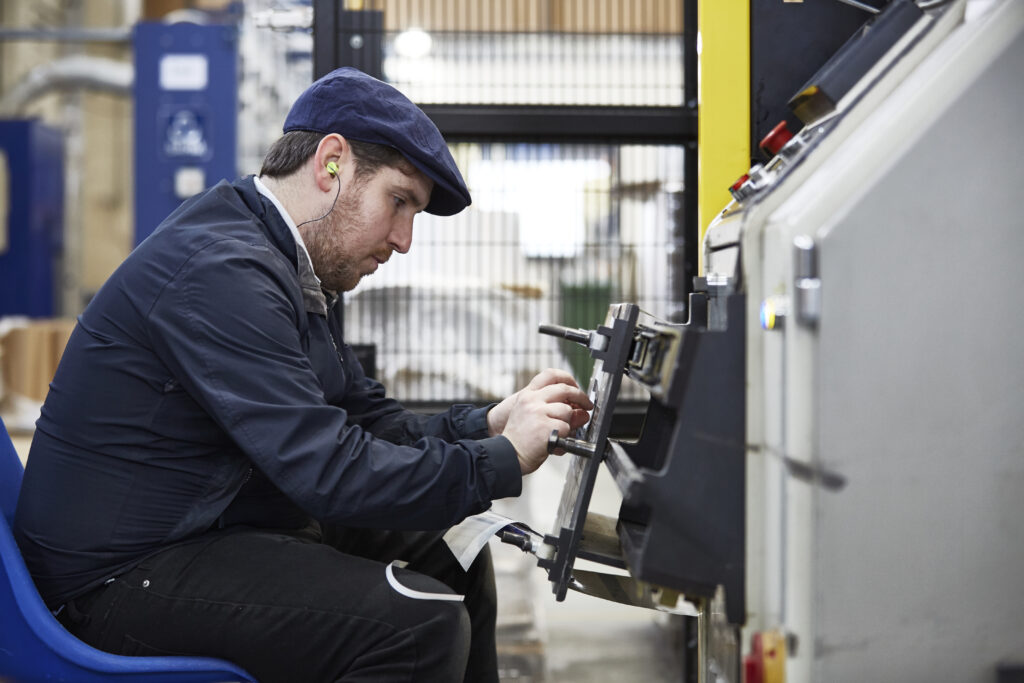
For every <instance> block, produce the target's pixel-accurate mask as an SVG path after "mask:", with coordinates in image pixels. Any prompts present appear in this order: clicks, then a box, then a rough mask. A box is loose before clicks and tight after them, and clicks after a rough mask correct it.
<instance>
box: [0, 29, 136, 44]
mask: <svg viewBox="0 0 1024 683" xmlns="http://www.w3.org/2000/svg"><path fill="white" fill-rule="evenodd" d="M131 39H132V30H131V29H130V28H0V40H39V41H45V40H53V41H57V42H61V43H127V42H129V41H130V40H131Z"/></svg>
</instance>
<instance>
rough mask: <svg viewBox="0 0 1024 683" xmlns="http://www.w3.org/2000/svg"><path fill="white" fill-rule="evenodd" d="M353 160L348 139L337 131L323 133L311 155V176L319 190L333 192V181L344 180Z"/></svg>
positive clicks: (348, 173) (348, 174) (349, 172)
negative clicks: (328, 133)
mask: <svg viewBox="0 0 1024 683" xmlns="http://www.w3.org/2000/svg"><path fill="white" fill-rule="evenodd" d="M353 161H354V160H353V158H352V147H351V146H350V145H349V144H348V140H346V139H345V138H343V137H342V136H340V135H338V134H337V133H331V134H330V135H325V136H324V137H323V138H322V139H321V140H320V144H319V145H317V148H316V153H315V154H314V156H313V177H314V178H315V179H316V184H317V187H318V188H319V189H320V191H321V192H333V191H334V190H335V183H339V182H346V181H347V178H348V177H349V176H350V175H351V171H350V168H349V167H350V166H351V165H352V163H353Z"/></svg>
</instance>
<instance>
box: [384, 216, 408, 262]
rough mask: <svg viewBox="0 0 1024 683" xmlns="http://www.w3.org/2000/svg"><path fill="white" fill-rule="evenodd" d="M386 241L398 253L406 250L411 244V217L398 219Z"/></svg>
mask: <svg viewBox="0 0 1024 683" xmlns="http://www.w3.org/2000/svg"><path fill="white" fill-rule="evenodd" d="M388 242H389V243H390V244H391V248H392V249H394V250H395V251H397V252H398V253H399V254H404V253H406V252H408V251H409V248H410V247H411V246H412V218H409V219H408V220H405V219H403V220H400V221H399V222H398V224H397V225H395V227H394V229H392V231H391V234H390V235H389V236H388Z"/></svg>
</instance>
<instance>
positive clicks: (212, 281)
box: [14, 177, 522, 607]
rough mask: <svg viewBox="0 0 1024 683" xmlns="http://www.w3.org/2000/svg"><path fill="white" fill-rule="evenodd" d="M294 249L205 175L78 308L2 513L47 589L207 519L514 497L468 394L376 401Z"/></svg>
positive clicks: (417, 511) (272, 213)
mask: <svg viewBox="0 0 1024 683" xmlns="http://www.w3.org/2000/svg"><path fill="white" fill-rule="evenodd" d="M296 251H297V245H296V244H295V240H294V238H293V237H292V234H291V233H290V231H289V229H288V227H287V225H286V224H285V222H284V220H283V219H282V218H281V215H280V214H279V213H278V211H277V209H276V208H275V207H274V206H273V204H272V203H271V202H270V200H268V199H267V198H265V197H264V196H263V195H261V194H260V193H259V192H258V191H257V190H256V188H255V186H254V184H253V180H252V177H248V178H244V179H242V180H240V181H238V182H236V183H234V184H230V183H227V182H222V183H220V184H218V185H217V186H216V187H214V188H212V189H210V190H208V191H206V192H204V193H202V194H200V195H198V196H196V197H194V198H192V199H190V200H188V201H186V202H185V203H184V204H182V206H181V207H179V208H178V209H177V210H176V211H175V212H174V213H173V214H171V215H170V216H169V217H168V218H167V220H165V221H164V222H163V223H162V224H161V226H160V227H159V228H158V229H157V230H156V231H155V232H154V233H153V234H152V235H151V236H150V237H149V238H148V239H147V240H145V241H144V242H143V243H142V244H141V245H139V247H138V248H137V249H135V251H133V252H132V254H131V255H130V256H129V257H128V258H127V259H126V260H125V262H124V263H123V264H122V265H121V266H120V267H119V268H118V269H117V271H116V272H115V273H114V274H113V275H112V276H111V277H110V279H109V280H108V281H107V282H106V284H104V286H103V287H102V288H101V289H100V291H99V292H98V293H97V294H96V296H95V297H94V298H93V300H92V301H91V302H90V304H89V306H88V307H87V308H86V309H85V312H84V313H83V314H82V315H81V316H80V317H79V319H78V324H77V325H76V327H75V329H74V332H73V333H72V335H71V339H70V341H69V342H68V345H67V348H66V350H65V352H64V356H63V358H62V359H61V363H60V366H59V368H58V370H57V373H56V376H55V377H54V379H53V382H52V384H51V385H50V391H49V394H48V395H47V398H46V402H45V403H44V405H43V409H42V414H41V416H40V418H39V421H38V422H37V425H36V433H35V437H34V439H33V442H32V447H31V450H30V452H29V458H28V465H27V468H26V471H25V479H24V484H23V486H22V490H21V494H20V497H19V501H18V508H17V513H16V516H15V523H14V527H15V535H16V538H17V541H18V544H19V546H20V547H21V550H22V554H23V555H24V557H25V561H26V563H27V564H28V567H29V569H30V571H31V572H32V575H33V577H34V579H35V581H36V585H37V586H38V588H39V590H40V592H41V593H42V595H43V598H44V599H45V600H46V602H47V604H48V605H50V606H51V607H54V606H57V605H61V604H63V603H64V602H66V601H67V600H69V599H71V598H73V597H76V596H78V595H80V594H82V593H85V592H86V591H88V590H89V589H91V588H92V587H94V586H97V585H99V584H101V583H103V582H104V581H105V580H106V579H108V578H110V577H112V576H115V575H117V574H119V573H121V572H124V571H126V570H127V569H129V568H131V567H133V566H135V565H136V564H138V562H140V561H141V560H142V559H143V558H144V557H146V556H147V555H150V554H152V553H154V552H156V551H158V550H160V549H162V548H165V547H167V546H169V545H172V544H174V543H177V542H181V541H183V540H186V539H188V538H190V537H193V536H195V535H197V534H200V533H203V532H205V531H207V530H209V529H211V528H216V527H218V526H226V525H231V524H249V525H254V526H260V527H268V528H282V527H294V526H299V525H302V524H304V523H307V522H308V521H309V519H310V518H314V519H317V520H320V521H327V522H337V523H343V524H347V525H350V526H359V527H370V528H389V529H442V528H445V527H447V526H450V525H452V524H454V523H456V522H458V521H460V520H461V519H463V518H464V517H466V516H468V515H471V514H476V513H478V512H481V511H483V510H485V509H487V508H488V507H489V505H490V502H491V500H493V499H496V498H502V497H506V496H513V495H518V494H519V492H520V490H521V486H522V479H521V474H520V471H519V464H518V459H517V457H516V454H515V450H514V449H513V448H512V445H511V443H510V442H509V441H508V440H507V439H506V438H504V437H501V436H498V437H490V438H488V436H487V421H486V411H487V408H474V407H473V406H466V405H460V406H454V407H452V409H451V410H449V411H447V412H445V413H442V414H440V415H435V416H429V417H428V416H421V415H417V414H414V413H412V412H410V411H407V410H405V409H404V408H403V407H402V406H401V405H400V404H399V403H398V402H396V401H394V400H392V399H389V398H386V397H385V395H384V388H383V387H382V386H381V385H380V384H379V383H378V382H376V381H374V380H372V379H370V378H368V377H366V375H365V374H364V372H363V370H362V368H361V366H360V365H359V362H358V360H357V359H356V357H355V355H354V354H353V353H352V351H351V349H350V348H349V347H348V346H347V345H345V344H344V343H343V342H342V339H341V335H340V330H339V329H338V328H339V325H338V324H337V321H338V317H337V316H335V315H331V310H330V304H329V302H328V301H327V299H326V298H325V297H324V294H323V292H321V291H320V289H319V287H318V286H317V285H316V280H315V279H313V278H312V271H311V269H310V267H309V264H308V259H306V258H305V256H304V255H303V256H302V258H301V259H300V258H297V254H296ZM331 298H332V299H333V297H331ZM332 303H333V302H332Z"/></svg>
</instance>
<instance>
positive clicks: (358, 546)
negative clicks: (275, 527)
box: [60, 527, 498, 683]
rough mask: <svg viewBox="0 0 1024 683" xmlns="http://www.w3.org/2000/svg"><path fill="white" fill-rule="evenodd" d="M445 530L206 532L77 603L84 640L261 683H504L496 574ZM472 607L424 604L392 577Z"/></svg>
mask: <svg viewBox="0 0 1024 683" xmlns="http://www.w3.org/2000/svg"><path fill="white" fill-rule="evenodd" d="M441 535H442V534H441V533H440V532H382V531H377V530H372V531H371V530H353V529H343V528H338V527H325V528H324V529H323V530H321V529H319V528H311V529H306V530H303V531H301V532H271V531H266V530H261V529H254V528H250V527H233V528H228V529H224V530H218V531H211V532H208V533H206V534H204V535H202V536H199V537H197V538H195V539H193V540H191V541H189V542H187V543H184V544H182V545H178V546H174V547H171V548H169V549H166V550H163V551H161V552H159V553H157V554H155V555H153V556H151V557H149V558H147V559H146V560H144V561H143V562H142V563H141V564H140V565H139V566H138V567H136V568H135V569H133V570H131V571H129V572H127V573H125V574H123V575H121V576H119V577H117V578H116V579H113V580H112V581H110V582H108V583H107V584H106V585H104V586H101V587H100V588H98V589H96V590H94V591H91V592H90V593H87V594H86V595H84V596H82V597H80V598H77V599H75V600H73V601H71V602H69V603H68V604H67V605H66V607H65V609H64V610H63V611H62V612H61V614H60V620H61V622H62V623H63V624H64V626H65V627H66V628H67V629H68V630H69V631H71V633H73V634H75V635H76V636H77V637H78V638H80V639H81V640H83V641H85V642H86V643H89V644H90V645H92V646H93V647H96V648H98V649H101V650H105V651H107V652H113V653H115V654H124V655H167V654H172V655H203V656H211V657H218V658H221V659H227V660H229V661H232V662H234V663H236V664H238V665H239V666H241V667H242V668H244V669H246V670H247V671H248V672H249V673H251V674H252V675H253V676H255V677H256V678H257V679H258V680H260V681H261V683H272V682H273V681H287V682H289V683H296V682H303V683H313V682H315V681H374V682H379V681H417V682H419V681H439V682H448V681H462V680H465V681H487V682H492V683H493V682H495V681H497V680H498V673H497V655H496V650H495V619H496V596H495V589H494V570H493V566H492V564H491V558H490V554H489V553H488V550H487V548H485V549H484V551H483V552H482V553H481V554H480V556H479V557H478V558H477V560H476V562H475V563H474V564H473V566H471V567H470V570H469V571H468V572H464V571H463V570H462V567H461V566H459V564H458V563H457V562H456V561H455V559H454V557H453V556H452V554H451V552H450V551H449V550H448V548H447V546H446V545H445V544H444V543H443V541H441ZM392 560H403V561H406V562H408V565H407V567H406V568H405V569H399V568H397V567H393V568H392V572H393V577H394V579H395V580H397V581H398V582H399V583H400V584H401V585H402V586H404V587H406V588H408V589H412V590H413V591H421V592H425V593H447V594H451V593H453V592H454V593H458V594H462V595H465V596H466V597H465V601H464V602H457V601H446V600H431V599H416V598H412V597H407V596H406V595H404V594H402V593H400V592H398V591H397V590H396V589H395V588H394V587H393V586H392V584H391V583H389V580H388V579H387V578H386V574H385V571H386V569H387V566H388V564H389V563H390V562H391V561H392Z"/></svg>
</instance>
